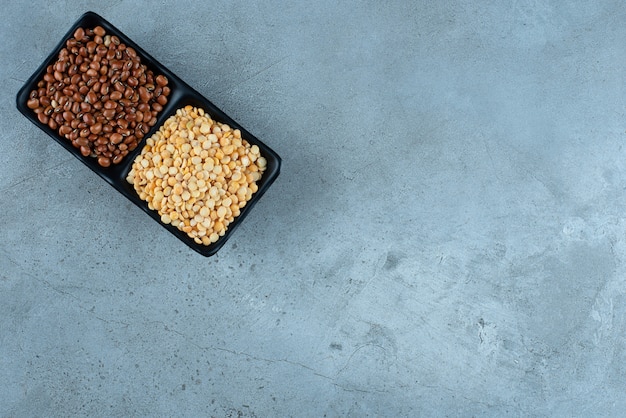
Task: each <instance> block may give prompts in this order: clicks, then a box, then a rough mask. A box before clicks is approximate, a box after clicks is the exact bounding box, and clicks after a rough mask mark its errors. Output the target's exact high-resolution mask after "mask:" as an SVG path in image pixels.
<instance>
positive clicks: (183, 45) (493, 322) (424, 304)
mask: <svg viewBox="0 0 626 418" xmlns="http://www.w3.org/2000/svg"><path fill="white" fill-rule="evenodd" d="M478 3H482V5H480V6H479V5H476V2H472V1H460V0H459V1H446V2H443V1H442V2H426V1H418V2H403V1H389V2H376V1H353V2H337V1H319V2H313V3H310V2H306V3H305V2H296V3H282V2H274V1H263V2H242V1H237V2H221V1H217V2H209V3H203V2H193V1H177V2H147V1H137V2H124V1H114V2H108V3H103V2H95V1H87V2H77V1H65V2H43V1H35V2H33V3H32V4H31V3H29V4H28V5H27V4H26V3H23V4H21V3H17V2H8V1H4V2H3V4H2V15H3V19H2V23H1V28H2V29H1V30H2V32H1V37H2V38H1V39H2V42H0V56H1V57H2V60H0V75H1V77H0V83H1V84H0V89H1V93H2V94H1V95H0V100H1V103H2V111H3V116H4V117H3V118H1V119H0V128H1V129H0V130H1V132H2V133H3V135H2V140H1V141H0V172H1V173H2V175H1V177H0V190H1V191H2V193H1V197H0V213H1V214H2V216H1V217H0V219H1V221H0V228H1V229H0V236H1V240H0V318H1V320H0V416H4V417H35V416H42V417H44V416H46V417H47V416H52V417H55V416H118V417H122V416H190V417H197V416H215V417H240V416H243V417H266V416H277V417H283V416H295V417H300V416H303V417H322V416H329V417H330V416H350V417H365V416H461V417H465V416H615V417H618V416H625V415H626V396H624V394H625V392H626V331H625V329H626V306H625V304H626V218H625V216H624V215H625V214H626V192H625V188H626V167H625V163H624V161H625V160H626V150H625V149H624V147H623V145H624V141H625V140H626V118H625V112H626V103H625V98H624V93H625V91H624V80H625V78H626V66H625V64H626V60H625V59H626V52H625V49H626V25H624V22H625V21H626V4H624V3H623V2H619V1H607V2H595V1H570V2H562V1H546V2H538V1H504V2H478ZM87 10H93V11H95V12H98V13H100V14H101V15H103V16H104V17H105V18H107V19H108V20H110V21H111V22H112V23H113V24H114V25H116V26H117V27H119V28H120V29H121V30H122V31H124V32H125V33H126V34H127V35H129V36H130V37H131V38H133V39H134V40H135V41H136V42H137V43H139V44H140V45H141V46H143V47H144V48H145V49H146V50H147V51H149V52H150V53H151V54H152V55H153V56H155V57H156V58H157V59H158V60H160V61H161V62H162V63H163V64H165V65H166V66H167V67H169V68H170V69H171V70H172V71H174V72H175V73H177V74H178V75H179V76H180V77H181V78H183V79H184V80H185V81H187V82H188V83H189V84H190V85H191V86H193V87H195V88H196V89H198V90H199V91H200V92H201V93H202V94H204V95H205V96H206V97H208V98H209V99H210V100H212V101H213V102H214V103H215V104H217V105H218V106H219V107H221V108H222V109H223V110H224V111H225V112H226V113H228V114H230V115H231V116H232V117H233V118H234V119H235V120H237V121H239V122H240V123H241V124H242V125H243V126H245V127H246V128H247V129H248V130H249V131H251V132H253V133H254V134H255V135H257V136H258V137H259V138H261V139H262V140H263V141H265V142H266V143H267V144H268V145H270V146H271V147H273V148H274V149H275V150H276V151H277V152H278V153H279V154H280V155H281V156H282V157H283V159H284V166H283V170H282V174H281V176H280V177H279V179H278V180H277V182H276V183H275V184H274V185H273V186H272V188H271V189H270V190H269V191H268V193H267V194H266V195H265V196H264V197H263V198H262V199H261V201H260V203H259V204H258V205H257V206H255V208H254V210H253V212H252V213H251V215H250V216H249V217H248V218H247V219H246V222H245V223H244V225H242V226H241V228H239V229H238V230H237V231H236V233H235V234H234V235H233V237H232V238H231V239H230V240H229V242H228V243H227V245H226V246H225V247H224V248H223V249H222V250H221V251H220V252H219V253H218V255H217V256H215V257H213V258H204V257H202V256H200V255H197V254H196V253H194V252H192V251H191V250H189V249H188V248H187V247H186V246H184V245H183V244H182V243H181V242H180V241H178V240H177V239H176V238H174V237H173V236H171V235H170V234H169V233H167V231H165V230H164V229H163V228H161V227H160V226H159V225H157V224H156V223H155V222H154V221H153V220H151V219H150V218H149V217H147V216H146V215H145V214H144V213H143V212H141V211H140V210H139V209H138V208H136V207H135V206H133V205H132V204H131V203H130V202H128V201H127V200H126V199H125V198H124V197H122V196H121V195H119V194H118V193H117V192H116V191H115V190H114V189H113V188H112V187H110V186H109V185H107V184H106V183H104V182H103V181H102V180H100V179H99V178H98V177H97V176H96V175H95V174H93V173H92V172H91V171H89V170H88V169H87V168H86V167H85V166H83V165H82V164H81V163H80V162H79V161H78V160H76V159H75V158H74V157H72V156H71V155H69V154H68V153H67V152H66V151H65V150H64V149H62V148H61V147H60V146H59V145H58V144H56V143H55V142H53V141H52V140H51V139H50V138H49V137H47V136H46V135H45V134H43V133H42V132H41V131H40V130H39V129H38V128H36V127H35V126H34V125H32V124H31V123H30V122H29V121H27V120H26V119H25V118H24V117H23V116H22V115H21V114H19V113H18V111H17V110H16V108H15V103H14V100H15V94H16V93H17V91H18V89H19V88H20V87H21V86H22V84H23V83H24V81H25V80H26V79H27V78H28V77H29V76H30V74H32V72H33V71H34V70H35V69H36V68H37V66H38V65H39V64H40V62H41V61H42V60H43V59H44V57H45V56H46V55H47V54H48V53H49V52H50V50H51V48H52V47H53V46H54V45H55V44H56V43H57V42H58V41H59V40H60V37H61V36H62V35H63V34H64V33H65V31H66V30H67V29H68V28H69V26H71V24H72V23H73V22H74V21H75V20H76V19H77V18H78V17H79V16H80V14H82V13H83V12H85V11H87Z"/></svg>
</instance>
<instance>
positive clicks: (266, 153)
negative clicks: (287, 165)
mask: <svg viewBox="0 0 626 418" xmlns="http://www.w3.org/2000/svg"><path fill="white" fill-rule="evenodd" d="M98 25H99V26H102V27H103V28H104V29H105V30H106V32H107V34H109V35H116V36H117V37H118V38H119V39H120V41H121V42H122V43H124V44H126V45H127V46H129V47H132V48H134V49H135V51H137V54H138V55H139V56H140V58H141V62H142V63H143V64H145V65H146V66H147V67H148V68H149V69H151V70H152V71H153V72H154V74H155V75H157V74H163V75H165V76H166V77H167V78H168V80H169V84H168V85H169V87H170V89H171V92H170V96H169V98H168V99H169V100H168V103H167V104H166V105H165V106H164V107H163V111H162V112H161V113H160V114H159V116H158V118H157V123H156V124H155V125H154V126H153V127H152V128H151V129H150V131H148V132H147V133H146V135H145V137H144V138H143V139H142V140H141V141H140V142H139V146H138V147H137V148H136V149H135V150H133V151H132V152H130V153H129V154H128V155H127V156H126V157H125V158H124V159H123V160H122V162H121V163H120V164H117V165H111V166H110V167H107V168H104V167H101V166H100V165H98V163H97V161H96V159H95V158H93V157H84V156H83V155H82V154H81V153H80V151H79V150H78V149H77V148H74V147H73V146H72V144H71V142H70V141H69V140H67V139H66V138H64V137H62V136H61V135H59V134H58V132H56V131H54V130H52V129H51V128H50V127H49V126H48V125H44V124H42V123H41V122H39V120H38V119H37V115H36V114H35V113H34V112H33V111H32V110H31V109H29V108H28V107H27V106H26V102H27V101H28V96H29V93H30V92H31V91H32V90H34V89H36V88H37V83H38V82H39V81H40V80H41V79H42V78H43V76H44V74H45V73H46V68H47V67H48V65H50V64H52V63H54V62H55V61H56V60H57V58H58V55H59V52H60V51H61V49H63V48H64V47H65V43H66V41H67V40H68V39H69V38H71V37H72V36H73V34H74V32H75V31H76V29H78V28H79V27H83V28H93V27H95V26H98ZM16 101H17V108H18V110H19V111H20V112H21V113H22V114H23V115H24V116H26V117H27V118H28V119H29V120H30V121H31V122H33V123H34V124H35V125H37V126H38V127H39V128H40V129H41V130H43V131H44V132H45V133H47V134H48V135H49V136H50V137H51V138H52V139H54V140H55V141H57V142H58V143H59V144H61V146H63V147H64V148H65V149H66V150H67V151H69V152H70V153H71V154H72V155H74V156H75V157H76V158H78V159H79V160H80V161H82V162H83V163H84V164H85V165H86V166H87V167H89V168H90V169H91V170H92V171H94V172H95V173H96V174H97V175H98V176H100V177H101V178H102V179H104V180H105V181H106V182H108V183H109V184H110V185H111V186H113V187H114V188H115V189H116V190H118V191H119V192H120V193H121V194H123V195H124V196H126V197H127V198H128V199H129V200H130V201H131V202H133V203H134V204H135V205H137V206H138V207H140V208H141V209H143V210H144V211H145V212H146V213H147V214H148V215H149V216H151V217H152V218H153V219H154V220H155V221H157V222H158V223H159V224H160V225H161V226H163V227H164V228H165V229H167V230H168V231H170V232H171V233H172V234H174V235H175V236H176V237H177V238H179V239H180V240H181V241H182V242H184V243H185V244H187V245H188V246H189V247H191V248H192V249H193V250H195V251H197V252H198V253H200V254H202V255H204V256H207V257H208V256H212V255H214V254H215V253H216V252H217V251H218V250H219V249H220V248H221V247H222V246H223V245H224V244H225V243H226V241H227V240H228V238H229V237H230V236H231V235H232V233H233V232H234V231H235V229H236V228H237V227H238V226H239V225H240V224H241V222H242V221H243V220H244V218H245V217H246V215H247V214H248V213H249V212H250V210H251V209H252V207H253V206H254V205H255V204H256V203H257V202H258V200H259V199H260V198H261V196H262V195H263V194H264V193H265V192H266V191H267V189H268V188H269V187H270V185H271V184H272V183H273V182H274V181H275V180H276V178H277V177H278V175H279V173H280V166H281V159H280V157H279V156H278V154H276V152H274V151H273V150H272V149H270V148H269V147H268V146H267V145H265V144H264V143H263V142H261V141H260V140H259V139H258V138H256V137H255V136H254V135H252V134H251V133H250V132H248V131H247V130H246V129H245V128H243V127H242V126H241V125H239V124H238V123H237V122H235V121H234V120H233V119H231V118H230V117H229V116H228V115H226V114H225V113H224V112H222V111H221V110H220V109H219V108H217V107H216V106H215V105H214V104H213V103H211V102H210V101H209V100H208V99H206V98H205V97H204V96H202V95H201V94H200V93H198V92H197V91H196V90H194V89H193V88H192V87H190V86H189V85H188V84H187V83H185V82H184V81H183V80H181V79H180V78H179V77H178V76H176V75H175V74H174V73H173V72H171V71H170V70H169V69H167V68H166V67H165V66H163V65H162V64H160V63H159V62H158V61H157V60H155V59H154V58H153V57H152V56H150V54H148V53H147V52H146V51H144V50H143V49H142V48H141V47H140V46H139V45H137V44H136V43H135V42H133V41H132V40H131V39H130V38H129V37H127V36H126V35H124V34H123V33H122V32H121V31H120V30H119V29H117V28H116V27H115V26H113V25H112V24H111V23H109V22H108V21H106V20H105V19H103V18H102V17H101V16H99V15H97V14H96V13H93V12H87V13H85V14H83V15H82V16H81V17H80V18H79V19H78V20H77V21H76V22H75V23H74V25H73V26H72V27H71V28H70V30H69V31H68V32H67V33H66V35H65V36H64V37H63V39H62V40H61V41H60V42H59V43H58V45H57V46H56V47H55V48H54V50H53V51H52V53H50V55H49V56H48V57H47V58H46V59H45V60H44V62H43V63H42V64H41V65H40V66H39V68H38V69H37V70H36V71H35V73H34V74H33V75H32V76H31V77H30V78H29V79H28V80H27V81H26V83H25V84H24V86H23V87H22V88H21V89H20V91H19V92H18V94H17V98H16ZM187 105H191V106H195V107H201V108H203V109H204V110H205V111H206V112H207V113H208V114H209V115H210V116H211V117H212V119H213V120H215V121H218V122H222V123H226V124H228V125H230V126H231V127H232V128H233V129H239V130H240V131H241V136H242V138H244V139H245V140H247V141H248V142H249V143H250V145H254V144H256V145H257V146H258V147H259V149H260V151H261V155H263V157H265V159H266V160H267V168H266V170H265V172H264V173H263V176H262V177H261V179H260V180H259V181H257V186H258V191H257V192H256V193H254V194H253V195H252V199H251V200H250V201H249V202H248V203H247V204H246V206H244V207H243V208H242V209H241V213H240V215H239V216H237V217H236V218H235V220H234V221H233V222H231V223H230V225H229V226H228V228H227V230H226V232H225V234H224V235H223V236H222V237H220V238H219V240H218V241H217V242H215V243H213V244H211V245H207V246H205V245H202V244H197V243H196V242H195V241H194V240H193V239H192V238H190V237H189V236H188V235H187V234H186V233H185V232H183V231H180V230H179V229H178V228H176V227H174V226H172V225H166V224H164V223H162V222H161V219H160V216H159V214H158V213H157V211H155V210H151V209H150V208H148V204H147V202H145V201H143V200H141V199H140V198H139V196H138V195H137V193H136V192H135V190H134V188H133V185H132V184H129V183H128V182H127V181H126V175H127V174H128V172H129V171H130V169H131V166H132V164H133V161H134V160H135V157H136V156H137V155H138V154H140V153H141V151H142V149H143V146H144V144H145V141H146V139H147V138H150V137H151V136H152V135H153V134H154V133H155V132H156V131H157V130H158V129H159V127H160V126H161V125H163V123H164V122H165V121H166V120H167V118H169V117H170V116H171V115H173V114H174V113H175V112H176V110H177V109H179V108H182V107H185V106H187Z"/></svg>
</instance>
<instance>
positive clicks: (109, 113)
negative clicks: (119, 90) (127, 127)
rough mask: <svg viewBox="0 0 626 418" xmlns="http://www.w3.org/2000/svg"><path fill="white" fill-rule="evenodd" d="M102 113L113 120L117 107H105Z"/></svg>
mask: <svg viewBox="0 0 626 418" xmlns="http://www.w3.org/2000/svg"><path fill="white" fill-rule="evenodd" d="M102 115H103V116H104V117H105V118H106V119H108V120H111V119H113V118H114V117H115V109H104V110H103V111H102Z"/></svg>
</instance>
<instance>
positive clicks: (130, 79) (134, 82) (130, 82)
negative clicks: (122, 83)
mask: <svg viewBox="0 0 626 418" xmlns="http://www.w3.org/2000/svg"><path fill="white" fill-rule="evenodd" d="M126 83H127V84H128V85H129V86H130V87H137V85H138V84H139V80H137V78H135V77H133V76H130V77H128V80H126Z"/></svg>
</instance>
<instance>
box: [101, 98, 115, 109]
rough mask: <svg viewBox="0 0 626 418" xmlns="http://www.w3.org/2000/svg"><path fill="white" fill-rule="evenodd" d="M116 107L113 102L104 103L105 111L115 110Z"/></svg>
mask: <svg viewBox="0 0 626 418" xmlns="http://www.w3.org/2000/svg"><path fill="white" fill-rule="evenodd" d="M116 107H117V103H115V102H114V101H113V100H107V101H106V102H104V108H105V109H115V108H116Z"/></svg>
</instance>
